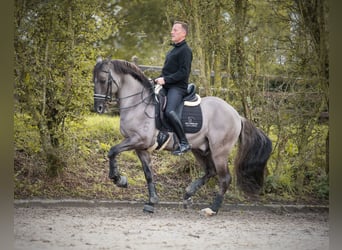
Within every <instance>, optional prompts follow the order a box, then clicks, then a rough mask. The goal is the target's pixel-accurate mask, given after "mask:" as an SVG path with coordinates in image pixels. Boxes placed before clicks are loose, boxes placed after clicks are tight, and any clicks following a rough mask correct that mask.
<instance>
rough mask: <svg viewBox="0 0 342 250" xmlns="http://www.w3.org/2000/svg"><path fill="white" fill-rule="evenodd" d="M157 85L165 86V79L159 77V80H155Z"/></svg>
mask: <svg viewBox="0 0 342 250" xmlns="http://www.w3.org/2000/svg"><path fill="white" fill-rule="evenodd" d="M154 81H155V82H156V83H157V84H159V85H164V84H165V80H164V77H158V78H157V79H155V80H154Z"/></svg>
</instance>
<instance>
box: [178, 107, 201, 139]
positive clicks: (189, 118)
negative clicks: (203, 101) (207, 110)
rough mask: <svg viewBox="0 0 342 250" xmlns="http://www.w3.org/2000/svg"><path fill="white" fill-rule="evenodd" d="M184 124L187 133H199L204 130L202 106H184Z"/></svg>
mask: <svg viewBox="0 0 342 250" xmlns="http://www.w3.org/2000/svg"><path fill="white" fill-rule="evenodd" d="M182 123H183V127H184V132H185V133H197V132H198V131H199V130H200V129H201V128H202V123H203V118H202V109H201V105H197V106H192V107H191V106H184V107H183V113H182Z"/></svg>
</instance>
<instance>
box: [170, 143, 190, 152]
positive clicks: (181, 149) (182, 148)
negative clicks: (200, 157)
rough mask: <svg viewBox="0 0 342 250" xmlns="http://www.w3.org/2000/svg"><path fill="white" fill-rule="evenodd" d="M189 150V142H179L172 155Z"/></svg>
mask: <svg viewBox="0 0 342 250" xmlns="http://www.w3.org/2000/svg"><path fill="white" fill-rule="evenodd" d="M189 150H191V146H190V144H188V143H187V144H179V146H178V148H177V149H176V150H175V151H173V152H172V154H173V155H182V154H184V153H186V152H188V151H189Z"/></svg>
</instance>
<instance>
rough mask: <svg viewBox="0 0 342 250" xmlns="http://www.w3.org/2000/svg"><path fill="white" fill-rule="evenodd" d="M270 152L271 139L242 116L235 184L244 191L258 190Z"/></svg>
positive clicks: (248, 192)
mask: <svg viewBox="0 0 342 250" xmlns="http://www.w3.org/2000/svg"><path fill="white" fill-rule="evenodd" d="M271 152H272V142H271V140H270V139H269V138H268V137H267V136H266V135H265V134H264V132H263V131H261V130H260V129H258V128H256V127H255V126H254V125H253V124H252V123H251V122H250V121H249V120H247V119H245V118H242V129H241V133H240V137H239V149H238V152H237V156H236V158H235V171H236V176H237V185H238V187H239V188H240V189H241V190H242V191H243V192H244V193H246V194H249V195H254V194H257V193H259V192H260V190H261V188H262V186H263V183H264V170H265V166H266V164H267V161H268V159H269V157H270V155H271Z"/></svg>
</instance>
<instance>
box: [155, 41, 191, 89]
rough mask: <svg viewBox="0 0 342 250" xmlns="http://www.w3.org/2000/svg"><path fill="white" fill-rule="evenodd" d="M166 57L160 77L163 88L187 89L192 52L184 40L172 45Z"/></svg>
mask: <svg viewBox="0 0 342 250" xmlns="http://www.w3.org/2000/svg"><path fill="white" fill-rule="evenodd" d="M173 46H174V48H172V49H171V50H170V51H169V52H168V53H167V55H166V58H165V62H164V66H163V69H162V76H163V77H164V81H165V84H164V86H163V87H164V88H166V89H168V88H170V87H178V88H181V89H187V87H188V81H189V75H190V72H191V62H192V51H191V49H190V47H189V46H188V44H187V43H186V41H185V40H183V41H182V42H180V43H177V44H174V45H173Z"/></svg>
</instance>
